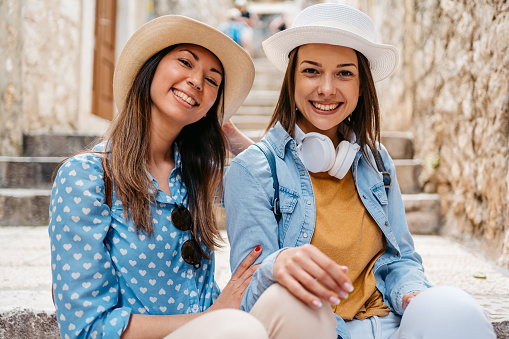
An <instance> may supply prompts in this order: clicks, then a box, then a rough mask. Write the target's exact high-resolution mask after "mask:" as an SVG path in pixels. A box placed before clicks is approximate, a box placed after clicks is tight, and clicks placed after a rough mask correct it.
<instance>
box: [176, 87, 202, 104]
mask: <svg viewBox="0 0 509 339" xmlns="http://www.w3.org/2000/svg"><path fill="white" fill-rule="evenodd" d="M172 91H173V94H175V95H176V96H177V97H179V98H180V99H182V100H184V101H185V102H187V103H188V104H189V105H191V106H198V104H197V102H196V101H194V100H193V98H191V97H190V96H188V95H187V94H186V93H184V92H181V91H179V90H178V89H175V88H173V89H172Z"/></svg>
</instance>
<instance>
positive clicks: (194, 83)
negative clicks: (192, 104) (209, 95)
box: [187, 75, 203, 91]
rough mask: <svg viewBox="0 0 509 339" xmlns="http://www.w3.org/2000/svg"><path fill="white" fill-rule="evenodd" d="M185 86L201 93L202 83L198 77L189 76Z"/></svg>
mask: <svg viewBox="0 0 509 339" xmlns="http://www.w3.org/2000/svg"><path fill="white" fill-rule="evenodd" d="M187 84H188V85H189V86H191V87H194V88H196V89H197V90H198V91H201V89H202V86H203V84H202V81H201V80H200V77H199V76H198V75H191V76H189V78H188V79H187Z"/></svg>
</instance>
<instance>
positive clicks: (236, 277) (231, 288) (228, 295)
mask: <svg viewBox="0 0 509 339" xmlns="http://www.w3.org/2000/svg"><path fill="white" fill-rule="evenodd" d="M261 253H262V248H261V247H260V246H256V247H255V248H254V249H253V250H252V251H251V253H249V254H248V255H247V256H246V257H245V258H244V260H242V262H241V263H240V265H239V267H238V268H237V270H236V271H235V273H233V275H232V277H231V279H230V281H228V283H227V284H226V286H225V287H224V289H223V291H221V294H220V295H219V297H218V298H217V300H216V302H215V303H214V304H213V305H212V306H211V307H210V308H209V310H211V311H212V310H218V309H221V308H236V309H240V303H241V301H242V298H243V297H244V294H245V293H246V288H247V286H248V285H249V283H250V282H251V278H252V276H253V273H254V272H255V271H256V269H257V268H258V266H260V265H259V264H258V265H253V263H254V262H255V260H256V258H258V257H259V256H260V254H261ZM251 265H253V266H251Z"/></svg>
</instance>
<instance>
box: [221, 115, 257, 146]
mask: <svg viewBox="0 0 509 339" xmlns="http://www.w3.org/2000/svg"><path fill="white" fill-rule="evenodd" d="M221 129H222V130H223V133H224V134H225V136H226V139H228V142H227V144H228V150H229V151H230V152H231V153H232V154H233V155H237V154H239V153H240V152H242V151H243V150H245V149H246V148H248V147H249V146H251V145H252V144H253V140H251V139H249V138H248V137H247V136H246V135H245V134H243V133H242V132H241V131H240V130H239V129H238V128H237V127H236V126H235V125H234V124H233V122H232V121H231V120H228V121H227V122H225V124H224V125H223V127H221Z"/></svg>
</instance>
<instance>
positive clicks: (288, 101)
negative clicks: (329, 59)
mask: <svg viewBox="0 0 509 339" xmlns="http://www.w3.org/2000/svg"><path fill="white" fill-rule="evenodd" d="M299 48H300V46H299V47H297V48H295V49H294V50H292V51H291V52H290V54H289V60H288V67H287V68H286V73H285V76H284V79H283V84H282V85H281V91H280V94H279V99H278V102H277V104H276V108H275V109H274V113H273V114H272V118H271V120H270V122H269V125H268V127H267V130H268V129H270V128H271V127H274V125H275V124H276V123H277V122H280V123H281V125H282V126H283V128H284V129H285V130H286V131H287V132H288V134H290V135H293V132H294V129H295V124H296V123H297V120H298V118H299V116H298V114H300V113H299V112H298V111H297V110H296V106H295V72H296V69H297V54H298V51H299ZM355 54H357V61H358V64H359V78H360V79H359V80H360V93H361V96H360V97H359V101H358V103H357V106H356V107H355V109H354V111H353V112H352V114H351V115H350V116H349V117H348V119H346V120H345V121H344V123H346V124H347V125H348V126H349V127H350V128H351V129H352V130H353V131H354V132H355V133H356V134H357V136H358V138H359V143H360V145H361V151H362V155H363V156H364V158H365V159H369V156H368V154H367V151H366V149H365V146H366V145H368V146H369V148H371V150H372V152H373V154H377V153H376V151H377V149H378V147H377V142H380V108H379V104H378V97H377V94H376V89H375V83H374V81H373V76H372V75H371V70H370V68H369V61H368V59H367V58H366V57H365V56H364V55H363V54H362V53H360V52H358V51H355ZM372 165H374V164H372Z"/></svg>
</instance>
